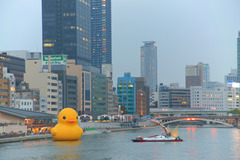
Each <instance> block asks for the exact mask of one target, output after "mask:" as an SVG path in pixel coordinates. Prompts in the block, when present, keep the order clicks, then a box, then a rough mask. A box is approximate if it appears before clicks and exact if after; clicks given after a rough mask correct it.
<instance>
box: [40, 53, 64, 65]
mask: <svg viewBox="0 0 240 160" xmlns="http://www.w3.org/2000/svg"><path fill="white" fill-rule="evenodd" d="M49 57H50V62H51V64H52V65H60V64H63V65H66V64H67V56H66V55H50V56H49ZM42 64H43V65H48V55H46V56H43V61H42Z"/></svg>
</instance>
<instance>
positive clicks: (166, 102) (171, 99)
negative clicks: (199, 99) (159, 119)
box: [159, 83, 190, 109]
mask: <svg viewBox="0 0 240 160" xmlns="http://www.w3.org/2000/svg"><path fill="white" fill-rule="evenodd" d="M159 108H164V109H166V108H173V109H187V108H190V89H189V88H179V87H176V86H175V87H173V88H172V87H168V86H166V85H163V83H160V85H159Z"/></svg>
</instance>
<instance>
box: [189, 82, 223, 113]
mask: <svg viewBox="0 0 240 160" xmlns="http://www.w3.org/2000/svg"><path fill="white" fill-rule="evenodd" d="M190 93H191V108H193V109H203V110H225V109H227V103H226V102H227V101H226V100H227V94H226V89H225V87H224V86H215V88H203V87H202V86H193V87H190Z"/></svg>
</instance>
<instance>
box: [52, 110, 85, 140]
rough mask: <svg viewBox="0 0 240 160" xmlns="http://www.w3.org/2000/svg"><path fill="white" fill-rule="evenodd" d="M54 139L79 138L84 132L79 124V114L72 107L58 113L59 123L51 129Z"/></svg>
mask: <svg viewBox="0 0 240 160" xmlns="http://www.w3.org/2000/svg"><path fill="white" fill-rule="evenodd" d="M51 133H52V136H53V139H54V140H56V141H74V140H78V139H79V138H80V137H81V136H82V133H83V130H82V128H80V127H79V125H78V114H77V112H76V111H75V110H74V109H72V108H64V109H63V110H62V111H61V112H60V113H59V114H58V124H57V125H56V126H55V127H54V128H52V130H51Z"/></svg>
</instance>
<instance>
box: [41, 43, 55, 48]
mask: <svg viewBox="0 0 240 160" xmlns="http://www.w3.org/2000/svg"><path fill="white" fill-rule="evenodd" d="M43 46H44V47H53V46H54V44H53V43H44V45H43Z"/></svg>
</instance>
